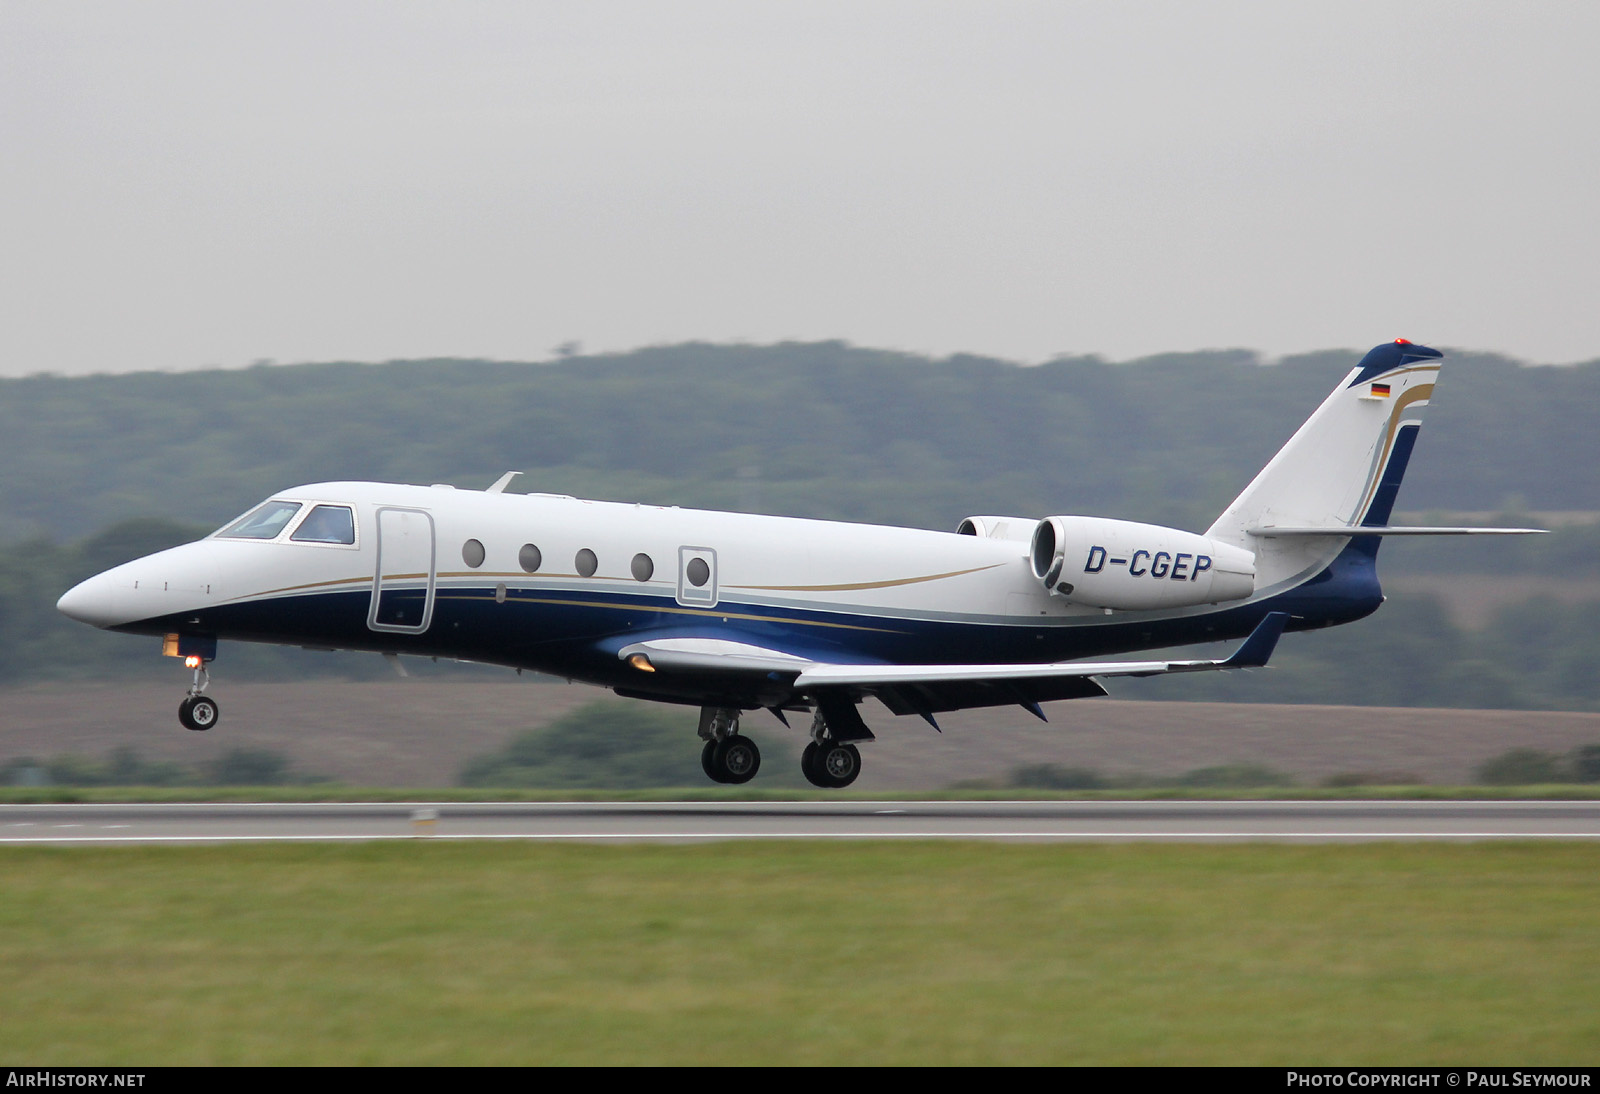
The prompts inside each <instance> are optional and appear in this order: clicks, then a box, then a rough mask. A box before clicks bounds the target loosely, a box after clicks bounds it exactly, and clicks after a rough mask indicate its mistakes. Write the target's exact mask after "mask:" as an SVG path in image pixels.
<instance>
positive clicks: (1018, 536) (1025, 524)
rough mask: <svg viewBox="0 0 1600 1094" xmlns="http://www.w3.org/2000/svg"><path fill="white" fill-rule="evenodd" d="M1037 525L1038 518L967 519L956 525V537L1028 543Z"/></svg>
mask: <svg viewBox="0 0 1600 1094" xmlns="http://www.w3.org/2000/svg"><path fill="white" fill-rule="evenodd" d="M1037 523H1039V518H1037V517H967V518H966V519H965V520H963V521H962V522H961V523H960V524H958V525H956V535H958V536H977V537H978V538H979V539H1014V540H1016V541H1017V542H1019V543H1027V542H1028V541H1029V540H1031V539H1032V538H1033V526H1034V525H1035V524H1037Z"/></svg>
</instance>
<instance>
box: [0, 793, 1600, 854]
mask: <svg viewBox="0 0 1600 1094" xmlns="http://www.w3.org/2000/svg"><path fill="white" fill-rule="evenodd" d="M1597 838H1600V802H1596V801H1385V802H1371V801H1336V802H1315V801H1248V802H1244V801H1092V802H1084V801H1071V802H1061V801H1050V802H1038V801H1016V802H970V801H968V802H944V801H914V802H901V801H833V802H538V803H527V802H508V803H461V802H391V803H377V804H369V803H361V804H320V803H319V804H260V805H255V804H212V803H200V804H185V805H77V804H73V805H3V806H0V844H83V843H99V844H104V843H225V842H249V841H254V842H261V841H272V840H283V841H361V840H388V839H460V840H548V841H598V842H623V843H649V842H668V843H688V842H700V841H711V840H736V839H738V840H752V839H753V840H763V839H766V840H773V839H824V840H866V839H880V840H910V839H944V840H1000V841H1034V842H1052V841H1053V842H1074V841H1075V842H1086V841H1113V842H1114V841H1155V842H1173V841H1198V842H1204V841H1249V840H1259V841H1273V842H1282V841H1289V842H1339V841H1345V842H1355V841H1367V840H1408V841H1409V840H1503V839H1540V840H1543V839H1566V840H1571V839H1578V840H1587V839H1597Z"/></svg>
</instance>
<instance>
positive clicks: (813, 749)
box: [800, 741, 833, 790]
mask: <svg viewBox="0 0 1600 1094" xmlns="http://www.w3.org/2000/svg"><path fill="white" fill-rule="evenodd" d="M820 751H822V747H821V746H820V745H818V744H817V742H815V741H812V742H811V743H810V744H808V745H806V747H805V751H804V752H802V753H800V774H802V775H804V776H805V777H806V782H808V783H810V784H811V785H812V786H820V787H821V788H822V789H824V790H832V789H833V784H832V783H831V782H829V781H828V776H827V773H826V772H824V771H823V770H822V769H821V768H820V767H818V766H817V753H818V752H820Z"/></svg>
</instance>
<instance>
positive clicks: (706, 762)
mask: <svg viewBox="0 0 1600 1094" xmlns="http://www.w3.org/2000/svg"><path fill="white" fill-rule="evenodd" d="M716 757H717V742H716V741H707V742H706V747H704V748H702V749H701V750H700V770H702V771H704V772H705V773H706V778H708V779H710V780H711V781H712V782H714V783H720V782H727V781H728V780H726V779H724V778H723V777H722V775H721V774H720V773H719V772H718V771H717V758H716Z"/></svg>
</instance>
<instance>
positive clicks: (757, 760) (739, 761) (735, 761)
mask: <svg viewBox="0 0 1600 1094" xmlns="http://www.w3.org/2000/svg"><path fill="white" fill-rule="evenodd" d="M711 762H712V764H713V765H714V766H715V767H716V769H717V777H718V779H719V781H721V782H725V783H733V784H738V783H747V782H749V781H750V780H751V779H753V778H755V777H756V772H757V771H760V770H761V750H760V749H759V748H757V747H756V743H755V742H754V741H752V740H751V739H750V738H749V737H743V736H740V735H739V734H737V733H735V734H733V735H732V736H731V737H724V738H723V739H722V740H720V741H718V742H717V747H716V751H715V752H714V753H713V754H712V757H711Z"/></svg>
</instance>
